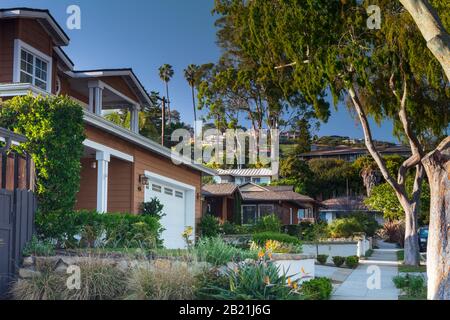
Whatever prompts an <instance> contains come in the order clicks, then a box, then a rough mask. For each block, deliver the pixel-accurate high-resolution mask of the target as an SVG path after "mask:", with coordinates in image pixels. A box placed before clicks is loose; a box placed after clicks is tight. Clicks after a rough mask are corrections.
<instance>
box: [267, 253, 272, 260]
mask: <svg viewBox="0 0 450 320" xmlns="http://www.w3.org/2000/svg"><path fill="white" fill-rule="evenodd" d="M267 256H268V257H269V259H270V260H272V252H269V253H267Z"/></svg>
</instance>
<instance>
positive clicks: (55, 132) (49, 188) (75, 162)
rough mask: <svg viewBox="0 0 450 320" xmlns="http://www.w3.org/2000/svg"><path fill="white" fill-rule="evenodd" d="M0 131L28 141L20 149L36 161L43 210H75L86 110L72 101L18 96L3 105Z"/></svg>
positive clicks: (37, 183) (40, 205) (40, 204)
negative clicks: (19, 134) (10, 132)
mask: <svg viewBox="0 0 450 320" xmlns="http://www.w3.org/2000/svg"><path fill="white" fill-rule="evenodd" d="M0 127H4V128H7V129H10V130H12V131H14V132H16V133H21V134H23V135H25V136H26V137H27V138H28V141H27V142H25V143H23V144H21V145H20V146H19V147H18V148H19V149H21V150H23V151H26V152H28V153H29V154H30V155H31V157H32V158H33V161H34V164H35V167H36V175H37V179H36V194H37V197H38V202H39V208H40V210H41V211H43V212H63V211H67V210H72V209H73V207H74V205H75V200H76V194H77V192H78V191H79V188H80V170H81V164H80V159H81V157H82V156H83V152H84V147H83V141H84V139H85V135H84V122H83V108H82V107H81V106H80V105H79V104H78V103H77V102H74V101H73V100H72V99H70V98H69V97H63V96H57V97H42V96H39V97H33V96H32V95H28V96H17V97H14V98H13V99H11V100H7V101H6V102H3V103H2V104H1V106H0Z"/></svg>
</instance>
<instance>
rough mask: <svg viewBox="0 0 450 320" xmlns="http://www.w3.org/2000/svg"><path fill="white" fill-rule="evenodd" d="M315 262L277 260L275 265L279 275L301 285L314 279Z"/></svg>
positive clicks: (310, 260)
mask: <svg viewBox="0 0 450 320" xmlns="http://www.w3.org/2000/svg"><path fill="white" fill-rule="evenodd" d="M315 262H316V261H315V259H304V260H278V261H275V264H276V266H278V267H279V268H280V269H279V270H280V275H282V274H286V275H287V276H288V277H290V278H291V279H292V280H299V283H303V282H305V281H309V280H311V279H314V277H315Z"/></svg>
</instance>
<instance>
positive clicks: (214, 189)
mask: <svg viewBox="0 0 450 320" xmlns="http://www.w3.org/2000/svg"><path fill="white" fill-rule="evenodd" d="M237 188H238V187H237V186H236V185H235V184H232V183H219V184H207V185H205V186H203V188H202V193H203V195H204V196H230V195H232V194H233V193H234V192H235V191H236V190H237Z"/></svg>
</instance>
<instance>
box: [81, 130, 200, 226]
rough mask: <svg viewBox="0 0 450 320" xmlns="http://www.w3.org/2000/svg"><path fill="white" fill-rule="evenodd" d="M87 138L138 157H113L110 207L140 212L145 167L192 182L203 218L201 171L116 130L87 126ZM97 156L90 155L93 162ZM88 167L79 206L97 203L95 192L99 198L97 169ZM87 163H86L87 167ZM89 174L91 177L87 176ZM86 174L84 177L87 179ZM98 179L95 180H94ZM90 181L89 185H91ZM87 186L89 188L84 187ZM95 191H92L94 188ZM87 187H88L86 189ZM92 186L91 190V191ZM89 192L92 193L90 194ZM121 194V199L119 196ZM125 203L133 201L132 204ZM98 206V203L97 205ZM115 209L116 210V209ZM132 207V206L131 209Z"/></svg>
mask: <svg viewBox="0 0 450 320" xmlns="http://www.w3.org/2000/svg"><path fill="white" fill-rule="evenodd" d="M86 136H87V139H89V140H92V141H95V142H97V143H100V144H103V145H105V146H108V147H110V148H113V149H116V150H118V151H121V152H124V153H126V154H129V155H131V156H133V157H134V163H126V162H124V161H120V160H117V159H116V160H114V158H111V163H110V167H109V175H110V177H111V178H110V181H109V184H108V187H109V188H108V189H109V190H108V211H109V212H114V211H117V212H130V213H138V212H139V207H140V205H141V203H142V202H143V201H144V188H142V187H141V186H140V184H139V176H140V175H142V174H144V172H145V171H150V172H153V173H156V174H159V175H162V176H165V177H168V178H171V179H175V180H177V181H180V182H182V183H186V184H189V185H192V186H194V187H195V189H196V197H195V198H196V200H195V201H196V205H195V207H196V210H195V216H196V219H197V220H199V219H200V218H201V216H202V210H201V209H202V208H201V201H200V197H199V193H200V190H201V180H202V179H201V176H202V175H201V172H199V171H195V170H193V169H190V168H188V167H186V166H183V165H180V166H178V165H175V164H173V163H172V162H171V160H170V159H167V158H165V157H162V156H159V155H157V154H155V153H153V152H151V151H148V150H145V149H143V148H140V147H139V146H136V145H133V144H131V143H130V142H128V141H125V140H123V139H121V138H119V137H116V136H114V135H112V134H109V133H107V132H104V131H102V130H100V129H98V128H95V127H92V126H89V125H87V126H86ZM93 160H94V159H93V158H91V159H89V161H90V162H92V161H93ZM86 165H87V166H88V167H87V168H86V169H84V170H85V171H84V172H83V171H82V184H81V191H80V193H79V200H78V202H77V208H79V209H81V208H89V207H92V206H93V204H94V203H93V201H92V198H91V197H92V195H93V196H94V197H95V199H96V191H95V190H96V186H97V184H96V181H97V178H96V172H97V171H96V169H92V168H89V165H88V164H86ZM84 167H85V166H83V168H84ZM87 176H89V177H87ZM83 178H84V180H83ZM94 179H95V180H94ZM87 184H88V185H87ZM84 188H87V189H84ZM91 189H92V190H94V192H92V190H91ZM85 190H87V191H85ZM89 190H90V191H89ZM86 193H89V196H87V195H86ZM116 197H117V198H119V197H120V201H116V199H115V198H116ZM125 203H129V208H128V206H127V205H126V204H125ZM94 208H95V206H94ZM113 209H115V210H113ZM128 209H129V210H128Z"/></svg>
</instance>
